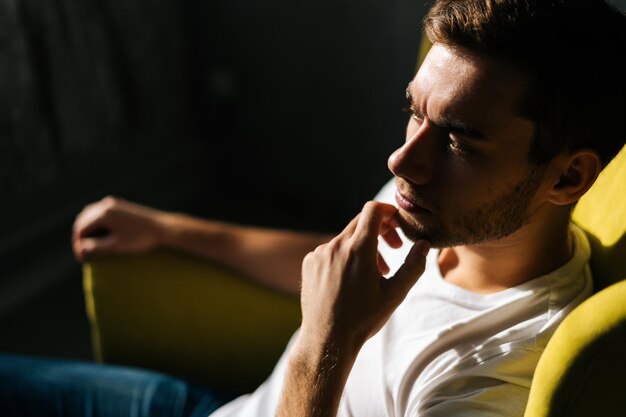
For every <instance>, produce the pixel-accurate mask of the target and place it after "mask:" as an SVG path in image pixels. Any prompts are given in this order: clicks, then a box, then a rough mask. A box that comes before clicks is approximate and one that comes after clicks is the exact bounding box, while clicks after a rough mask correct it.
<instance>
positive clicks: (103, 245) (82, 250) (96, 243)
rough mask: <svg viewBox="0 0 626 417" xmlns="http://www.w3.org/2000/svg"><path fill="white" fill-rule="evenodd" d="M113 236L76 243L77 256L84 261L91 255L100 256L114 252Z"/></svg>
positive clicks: (86, 239) (114, 242) (114, 240)
mask: <svg viewBox="0 0 626 417" xmlns="http://www.w3.org/2000/svg"><path fill="white" fill-rule="evenodd" d="M115 248H116V239H115V236H112V235H109V236H105V237H100V238H95V237H94V238H84V239H81V240H80V242H79V243H78V251H77V252H78V254H79V255H80V256H81V258H82V259H83V260H84V259H85V258H87V257H89V256H93V255H101V254H107V253H113V252H115Z"/></svg>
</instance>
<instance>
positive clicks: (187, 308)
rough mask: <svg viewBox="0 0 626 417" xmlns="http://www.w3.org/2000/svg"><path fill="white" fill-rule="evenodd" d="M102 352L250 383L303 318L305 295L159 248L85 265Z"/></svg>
mask: <svg viewBox="0 0 626 417" xmlns="http://www.w3.org/2000/svg"><path fill="white" fill-rule="evenodd" d="M84 286H85V297H86V301H87V312H88V316H89V319H90V321H91V328H92V340H93V344H94V351H95V354H96V358H97V359H98V360H100V361H104V362H107V363H118V364H125V365H132V366H139V367H144V368H149V369H155V370H158V371H163V372H167V373H169V374H171V375H175V376H180V377H184V378H187V379H190V380H192V381H193V382H196V383H201V384H206V385H213V386H219V388H221V389H225V390H228V391H231V392H247V391H251V390H253V389H254V388H256V386H258V384H259V383H260V382H262V381H263V380H264V379H265V378H266V377H267V375H269V374H270V372H271V370H272V368H273V366H274V365H275V363H276V361H277V359H278V357H279V356H280V354H281V352H282V351H283V349H284V347H285V345H286V343H287V341H288V339H289V337H290V336H291V334H292V333H293V331H294V330H295V329H296V328H297V326H298V325H299V323H300V306H299V303H298V300H297V299H295V298H290V297H287V296H285V295H282V294H279V293H276V292H273V291H270V290H268V289H266V288H264V287H261V286H259V285H256V284H254V283H252V282H249V281H247V280H246V279H244V278H242V277H241V276H240V274H237V273H235V272H233V271H231V270H228V269H226V268H223V267H220V266H219V265H216V264H213V263H210V262H208V261H205V260H202V259H198V258H194V257H191V256H184V255H180V254H177V253H172V252H165V251H158V252H154V253H151V254H147V255H140V256H115V257H105V258H98V259H95V260H93V261H92V262H90V263H86V264H85V268H84Z"/></svg>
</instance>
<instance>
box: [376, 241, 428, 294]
mask: <svg viewBox="0 0 626 417" xmlns="http://www.w3.org/2000/svg"><path fill="white" fill-rule="evenodd" d="M429 250H430V242H428V241H427V240H419V241H417V242H415V243H414V244H413V247H412V248H411V250H410V251H409V254H408V255H407V256H406V259H405V260H404V263H403V264H402V266H401V267H400V269H398V272H396V274H395V275H394V276H393V277H391V278H389V279H387V280H385V282H386V283H387V288H388V290H387V291H389V292H391V294H390V296H391V297H392V298H393V299H395V300H398V304H399V303H400V302H402V300H404V297H406V295H407V293H408V292H409V290H410V289H411V288H412V287H413V286H414V285H415V283H416V282H417V280H418V279H419V277H421V276H422V274H423V273H424V268H425V267H426V255H427V254H428V251H429Z"/></svg>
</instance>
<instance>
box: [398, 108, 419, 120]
mask: <svg viewBox="0 0 626 417" xmlns="http://www.w3.org/2000/svg"><path fill="white" fill-rule="evenodd" d="M402 111H403V112H406V113H408V114H409V116H410V117H411V119H413V120H415V121H416V122H418V123H420V122H422V121H423V120H424V118H423V117H422V116H421V115H420V114H419V113H418V112H416V111H415V109H414V108H412V107H405V108H403V109H402Z"/></svg>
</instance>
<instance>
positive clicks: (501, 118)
mask: <svg viewBox="0 0 626 417" xmlns="http://www.w3.org/2000/svg"><path fill="white" fill-rule="evenodd" d="M527 82H528V78H527V76H526V75H525V74H524V73H523V72H521V71H518V70H516V69H514V68H513V67H511V66H509V65H507V64H505V63H503V62H501V61H498V60H496V59H493V58H488V57H485V56H478V55H474V54H470V53H468V52H467V51H465V50H462V49H452V48H449V47H447V46H444V45H441V44H435V45H434V46H433V47H432V48H431V51H430V52H429V54H428V56H427V57H426V59H425V61H424V63H423V64H422V66H421V68H420V70H419V72H418V74H417V75H416V76H415V79H413V81H412V82H411V83H410V84H409V87H408V88H407V98H408V99H409V101H410V107H411V118H410V120H409V124H408V126H407V132H406V142H405V144H404V145H403V146H402V147H401V148H400V149H398V150H396V151H395V152H394V153H393V154H392V155H391V156H390V157H389V168H390V169H391V171H392V172H393V173H394V175H395V176H396V185H397V188H398V194H397V195H396V200H397V201H398V204H399V208H400V219H399V220H400V226H401V228H402V229H403V231H404V232H405V234H406V235H407V236H408V237H409V238H411V239H413V240H416V239H418V238H422V237H424V238H427V239H429V240H430V241H431V243H432V245H433V246H435V247H448V246H458V245H468V244H479V243H484V242H488V241H492V240H496V239H500V238H503V237H505V236H508V235H510V234H511V233H513V232H515V231H516V230H518V229H519V228H520V227H522V226H523V225H524V224H526V223H527V222H528V220H529V218H530V217H531V213H533V212H534V211H536V209H537V205H538V204H540V203H538V202H537V201H535V200H536V198H535V195H536V194H537V193H536V191H537V189H538V188H539V187H540V184H541V180H542V177H543V172H542V170H540V169H538V168H537V167H536V166H532V165H531V164H530V163H529V162H528V152H529V148H530V143H531V141H532V138H533V134H534V124H533V122H532V121H530V120H528V119H525V118H523V117H522V116H520V115H519V112H518V111H517V108H518V105H519V103H520V101H521V98H522V96H523V94H524V91H525V89H526V86H527Z"/></svg>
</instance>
